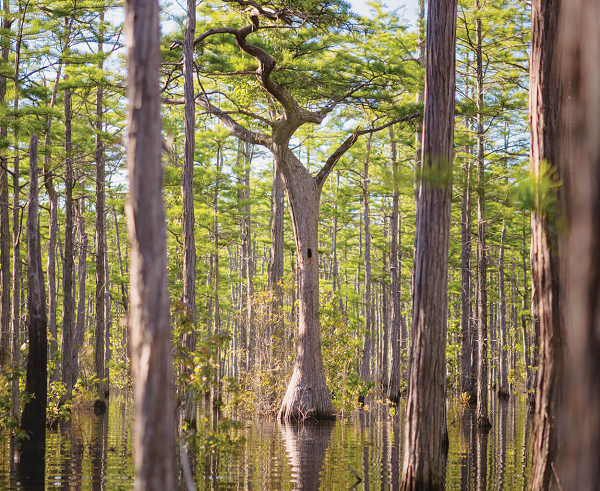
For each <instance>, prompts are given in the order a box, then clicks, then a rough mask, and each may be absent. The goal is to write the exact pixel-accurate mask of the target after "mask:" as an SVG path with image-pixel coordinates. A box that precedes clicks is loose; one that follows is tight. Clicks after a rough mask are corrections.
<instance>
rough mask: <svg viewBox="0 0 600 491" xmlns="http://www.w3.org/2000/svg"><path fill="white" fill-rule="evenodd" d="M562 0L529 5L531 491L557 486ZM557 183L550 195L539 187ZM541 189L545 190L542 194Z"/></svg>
mask: <svg viewBox="0 0 600 491" xmlns="http://www.w3.org/2000/svg"><path fill="white" fill-rule="evenodd" d="M560 3H561V2H560V0H534V1H533V2H532V8H531V24H532V31H531V46H532V48H531V64H530V72H529V113H530V123H531V124H530V127H531V157H530V165H531V168H532V173H533V175H534V177H535V179H536V183H537V185H536V193H535V196H534V199H535V202H534V203H535V205H534V209H533V211H532V214H531V230H532V232H531V250H532V263H531V266H532V268H531V269H532V276H533V278H532V280H533V282H534V283H535V290H536V293H537V296H536V299H537V311H538V314H539V330H540V351H539V369H538V373H537V391H536V400H535V414H534V418H533V432H532V463H531V485H530V489H531V490H532V491H537V490H546V489H549V488H550V487H551V486H552V487H559V484H558V483H557V482H556V474H555V472H554V470H553V467H554V465H555V459H556V454H557V450H558V433H557V431H558V427H557V422H558V419H557V418H558V414H557V411H558V405H559V387H560V385H559V384H560V383H561V382H562V365H563V342H562V336H563V332H564V327H563V326H564V317H563V313H562V312H561V311H560V309H559V301H560V300H561V299H560V295H561V292H560V286H559V279H560V274H561V264H560V262H561V260H560V249H559V235H558V233H559V232H558V228H559V227H560V223H561V220H563V219H564V213H563V211H562V206H563V205H562V203H563V199H564V198H563V191H562V190H561V189H560V187H561V186H560V184H559V183H562V182H565V179H567V178H568V176H567V174H566V173H565V172H563V171H562V170H561V168H560V158H561V155H560V141H559V136H560V135H559V127H560V111H561V106H562V102H561V100H562V89H561V84H560V75H559V74H560V66H559V63H560V58H559V57H558V45H557V43H558V28H559V11H560ZM549 183H555V184H556V185H554V186H553V189H552V191H551V194H550V195H548V194H547V193H546V192H543V191H542V189H541V187H542V186H545V185H547V184H549ZM542 193H544V194H542Z"/></svg>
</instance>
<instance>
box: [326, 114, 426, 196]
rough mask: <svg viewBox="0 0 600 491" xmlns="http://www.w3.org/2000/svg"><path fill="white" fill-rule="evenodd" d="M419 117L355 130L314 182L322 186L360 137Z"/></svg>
mask: <svg viewBox="0 0 600 491" xmlns="http://www.w3.org/2000/svg"><path fill="white" fill-rule="evenodd" d="M419 116H421V113H413V114H410V115H408V116H403V117H401V118H397V119H394V120H393V121H390V122H389V123H386V124H384V125H382V126H378V127H377V128H371V129H368V130H359V128H356V129H355V130H354V132H353V133H352V135H350V136H349V137H348V138H347V139H346V141H344V143H342V144H341V145H340V146H339V147H338V148H337V150H336V151H335V152H333V153H332V154H331V156H330V157H329V158H328V159H327V161H326V162H325V165H324V166H323V167H322V168H321V170H320V171H319V173H318V174H317V175H316V177H315V180H316V181H317V185H318V186H322V185H323V183H324V182H325V180H326V179H327V177H328V176H329V174H331V171H332V170H333V168H334V167H335V164H337V163H338V161H339V160H340V159H341V158H342V156H343V155H344V154H345V153H346V152H347V151H348V150H349V149H350V148H351V147H352V145H354V144H355V143H356V141H357V140H358V138H359V137H360V136H362V135H366V134H369V133H376V132H378V131H381V130H384V129H386V128H389V127H390V126H392V125H394V124H396V123H404V122H407V121H412V120H413V119H416V118H418V117H419Z"/></svg>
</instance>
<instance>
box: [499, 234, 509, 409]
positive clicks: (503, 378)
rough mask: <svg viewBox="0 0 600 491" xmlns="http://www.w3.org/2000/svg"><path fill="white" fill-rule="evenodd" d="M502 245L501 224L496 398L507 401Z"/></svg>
mask: <svg viewBox="0 0 600 491" xmlns="http://www.w3.org/2000/svg"><path fill="white" fill-rule="evenodd" d="M504 244H506V226H505V225H504V222H502V235H501V239H500V267H499V272H498V274H499V276H500V281H499V283H500V285H499V286H500V387H499V388H498V396H499V397H500V398H502V399H508V398H509V397H510V392H509V390H508V348H509V345H508V339H507V332H506V292H505V285H504Z"/></svg>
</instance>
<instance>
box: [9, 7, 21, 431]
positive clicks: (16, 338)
mask: <svg viewBox="0 0 600 491" xmlns="http://www.w3.org/2000/svg"><path fill="white" fill-rule="evenodd" d="M6 5H8V2H7V4H6ZM19 14H20V16H21V18H20V19H19V28H18V33H17V43H16V47H15V67H14V72H13V77H14V79H13V80H14V83H15V87H14V90H15V98H14V104H13V111H14V113H15V115H16V114H17V113H18V111H19V92H20V85H19V65H20V60H21V42H22V37H23V22H24V21H25V12H23V11H22V8H21V5H20V4H19ZM13 138H14V145H15V157H14V168H13V224H12V225H13V227H12V232H13V264H12V267H13V274H12V280H13V284H12V292H13V296H12V317H11V331H12V332H11V335H12V357H11V363H12V367H13V378H12V386H11V392H12V401H13V407H12V415H13V417H14V418H15V419H18V417H19V374H18V369H19V365H20V360H19V358H20V357H19V353H20V351H21V342H20V320H21V319H20V316H21V214H20V212H19V210H20V209H21V205H20V193H21V185H20V182H19V178H20V170H19V159H20V157H19V129H18V126H15V127H14V129H13Z"/></svg>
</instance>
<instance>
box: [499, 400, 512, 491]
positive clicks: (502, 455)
mask: <svg viewBox="0 0 600 491" xmlns="http://www.w3.org/2000/svg"><path fill="white" fill-rule="evenodd" d="M509 404H511V403H510V402H506V401H501V402H499V406H500V407H499V413H500V414H499V417H500V424H499V425H498V428H499V431H498V432H497V437H498V446H499V452H498V453H499V455H497V456H496V459H497V460H498V482H499V484H498V489H501V488H502V486H503V484H504V474H505V470H506V438H507V437H508V432H507V429H506V419H507V416H508V415H507V412H508V407H509Z"/></svg>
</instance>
